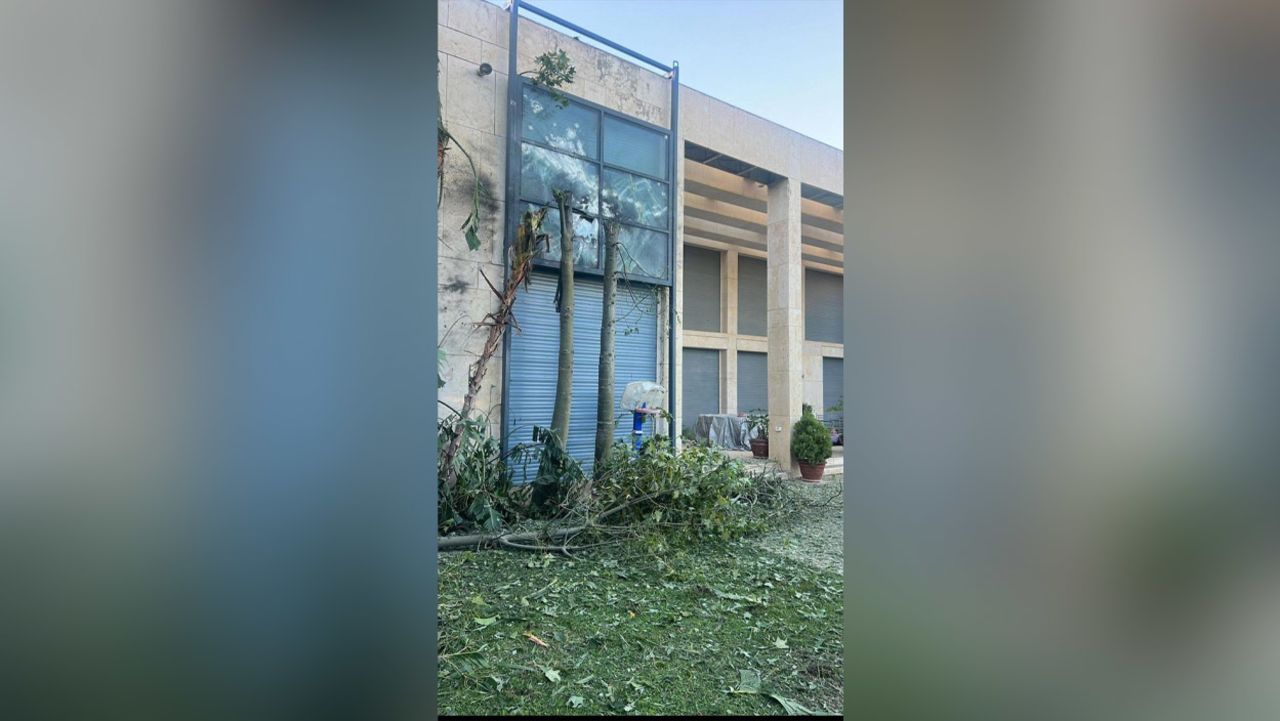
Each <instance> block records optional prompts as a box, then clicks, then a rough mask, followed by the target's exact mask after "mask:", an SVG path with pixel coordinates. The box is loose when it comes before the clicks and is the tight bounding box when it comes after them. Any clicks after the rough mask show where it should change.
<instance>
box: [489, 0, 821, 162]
mask: <svg viewBox="0 0 1280 721" xmlns="http://www.w3.org/2000/svg"><path fill="white" fill-rule="evenodd" d="M490 1H491V2H496V3H497V4H503V3H502V2H500V0H490ZM532 2H533V4H534V5H536V6H538V7H539V8H542V9H543V10H546V11H547V12H550V13H553V14H555V15H559V16H560V17H562V18H564V19H565V20H569V21H571V22H574V23H577V24H578V25H581V26H582V27H585V28H587V29H588V30H591V31H592V32H595V33H597V34H599V35H603V36H604V37H606V38H609V39H610V40H613V41H614V42H616V43H620V44H622V45H625V46H626V47H629V48H631V49H632V50H635V51H636V52H639V53H642V54H644V55H647V56H649V57H651V58H653V59H654V60H658V61H660V62H664V63H670V62H671V61H672V60H678V61H679V62H680V81H681V82H682V83H683V84H684V85H687V86H689V87H691V88H694V89H696V90H701V91H702V92H704V93H707V94H708V95H712V96H714V97H717V98H719V99H721V100H724V101H725V102H728V103H731V104H733V105H736V106H738V107H740V108H743V109H744V110H748V111H750V112H752V113H755V114H756V115H759V116H761V117H764V118H767V119H769V120H772V121H774V122H776V123H780V124H782V125H785V126H787V127H788V128H791V129H793V130H796V131H798V132H800V133H804V134H805V135H808V136H810V137H812V138H816V139H818V140H821V141H822V142H824V143H827V144H829V145H833V146H835V147H837V148H843V147H844V26H843V19H844V8H843V6H842V3H841V2H840V0H532ZM527 15H528V16H529V17H530V19H532V20H534V21H536V22H543V23H545V22H546V20H544V19H543V18H540V17H538V16H536V15H533V14H532V13H527ZM560 29H562V28H560ZM562 30H563V29H562Z"/></svg>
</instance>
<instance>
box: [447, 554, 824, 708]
mask: <svg viewBox="0 0 1280 721" xmlns="http://www.w3.org/2000/svg"><path fill="white" fill-rule="evenodd" d="M623 553H624V551H620V550H617V549H600V550H598V551H596V552H594V553H586V554H580V555H579V556H578V558H577V560H572V559H568V558H565V557H563V556H552V555H538V554H530V553H514V552H511V551H483V552H463V553H458V552H451V553H443V554H441V563H440V605H439V613H440V615H439V618H440V655H441V661H440V690H439V709H440V713H441V715H456V714H548V715H550V714H575V713H579V714H645V715H648V714H689V715H714V714H783V713H786V712H787V711H786V708H785V707H784V704H785V703H786V702H787V701H794V702H798V703H799V704H802V705H803V706H805V707H807V708H808V709H809V710H811V711H813V712H816V713H839V712H840V707H841V699H842V695H841V694H842V683H843V672H842V667H841V663H842V657H843V648H842V643H841V626H842V618H841V616H842V596H841V594H842V579H841V578H840V576H839V575H836V574H831V573H824V572H821V571H818V570H816V569H813V568H811V567H809V566H806V565H804V564H799V563H796V562H794V561H790V560H787V559H784V558H782V557H780V556H776V555H773V554H770V553H767V552H765V551H762V550H761V549H760V548H759V547H758V546H755V545H752V544H749V543H746V542H737V543H724V544H701V545H698V546H693V547H689V548H685V549H683V550H679V551H665V552H663V553H662V554H658V555H647V554H638V553H636V552H635V551H631V552H630V556H629V557H624V556H623ZM527 633H528V634H533V635H534V636H537V637H538V638H539V639H541V640H543V641H544V642H545V643H546V644H547V647H546V648H543V647H541V646H539V645H538V644H536V643H535V642H534V641H532V640H531V639H529V638H528V636H527V635H526V634H527ZM757 678H758V680H759V689H760V691H759V693H745V692H742V691H744V690H745V691H750V690H752V689H753V688H754V687H755V686H756V681H755V680H756V679H757ZM771 694H772V695H771ZM779 699H782V700H779ZM793 710H795V709H794V708H793Z"/></svg>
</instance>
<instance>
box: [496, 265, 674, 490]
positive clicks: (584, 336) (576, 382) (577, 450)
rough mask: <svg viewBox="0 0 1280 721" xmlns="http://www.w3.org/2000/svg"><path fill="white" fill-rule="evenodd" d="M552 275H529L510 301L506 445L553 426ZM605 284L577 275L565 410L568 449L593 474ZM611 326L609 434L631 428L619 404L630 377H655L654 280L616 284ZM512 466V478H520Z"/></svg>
mask: <svg viewBox="0 0 1280 721" xmlns="http://www.w3.org/2000/svg"><path fill="white" fill-rule="evenodd" d="M557 279H558V276H557V274H552V273H534V274H533V277H532V283H531V284H530V287H529V289H528V290H525V291H521V293H520V297H519V299H518V300H517V301H516V305H515V315H516V322H517V323H519V324H520V328H521V332H516V331H512V336H511V362H510V365H509V368H510V373H511V378H510V379H509V381H508V386H507V418H506V423H507V434H508V435H507V438H508V443H509V445H510V446H512V447H514V446H515V445H516V444H517V443H528V442H530V441H532V433H533V427H534V426H543V427H546V426H549V425H551V410H552V408H553V407H554V405H555V394H556V364H557V357H558V355H559V351H560V316H559V315H558V314H557V313H556V309H555V295H556V281H557ZM603 288H604V286H603V284H602V282H601V281H600V279H599V278H588V277H582V276H579V277H577V278H576V279H575V280H574V306H573V403H572V405H571V410H570V412H569V442H568V444H567V445H568V449H569V453H570V454H571V455H572V456H573V457H574V458H576V459H577V460H578V461H579V462H581V463H582V464H583V467H584V469H585V470H586V471H587V472H590V470H591V465H592V460H593V458H594V456H595V438H596V383H597V382H598V379H599V369H600V319H601V307H600V306H601V301H602V297H603ZM617 302H618V304H617V308H616V311H615V312H616V316H615V317H616V319H617V329H616V332H615V338H616V340H615V344H616V346H615V350H616V360H615V361H614V362H615V366H614V404H615V410H616V411H617V413H618V414H619V415H618V424H617V427H616V428H615V430H614V437H615V438H620V439H625V438H629V437H630V434H631V414H630V413H624V411H623V409H622V408H621V407H620V406H619V405H617V404H619V403H620V402H621V400H622V391H623V389H624V388H626V386H627V384H628V383H630V382H632V381H654V382H657V383H659V384H660V385H663V386H665V385H666V383H665V382H664V381H665V379H662V378H658V313H657V301H656V298H655V295H654V292H653V288H652V287H651V286H646V285H642V284H639V283H633V284H630V287H628V284H627V283H625V282H622V283H619V284H618V301H617ZM518 476H519V472H517V481H519V480H523V479H520V478H519V477H518Z"/></svg>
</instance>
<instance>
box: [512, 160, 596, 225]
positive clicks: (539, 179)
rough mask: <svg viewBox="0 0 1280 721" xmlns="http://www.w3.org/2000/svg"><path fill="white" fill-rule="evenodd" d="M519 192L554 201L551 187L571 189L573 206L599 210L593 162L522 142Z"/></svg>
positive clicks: (547, 202)
mask: <svg viewBox="0 0 1280 721" xmlns="http://www.w3.org/2000/svg"><path fill="white" fill-rule="evenodd" d="M520 161H521V162H520V195H521V197H523V198H525V199H527V200H532V201H534V202H538V203H543V204H546V205H555V204H556V200H555V196H554V195H552V191H553V190H557V189H560V190H572V191H573V195H574V204H575V206H576V207H577V208H579V209H581V210H584V211H586V212H587V213H590V214H591V215H595V214H596V213H597V212H599V210H598V209H599V204H600V203H599V197H598V196H599V192H600V181H599V178H598V176H597V167H598V166H596V165H595V164H593V163H588V162H586V161H584V160H579V159H578V158H574V157H572V156H568V155H565V154H563V153H553V152H551V151H550V150H546V149H545V148H539V147H537V146H535V145H529V144H528V143H525V144H524V145H523V146H522V147H521V149H520Z"/></svg>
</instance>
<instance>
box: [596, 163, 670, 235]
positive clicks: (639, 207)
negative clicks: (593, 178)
mask: <svg viewBox="0 0 1280 721" xmlns="http://www.w3.org/2000/svg"><path fill="white" fill-rule="evenodd" d="M600 200H601V205H602V206H603V208H604V214H605V215H607V216H609V217H618V218H620V219H621V220H623V221H624V222H627V223H639V224H641V225H652V226H654V227H658V228H665V227H667V200H668V198H667V184H666V183H659V182H658V181H656V180H649V179H648V178H642V177H640V176H638V175H632V174H630V173H623V172H620V171H617V170H609V169H608V168H605V170H604V190H603V192H602V193H601V199H600Z"/></svg>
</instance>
